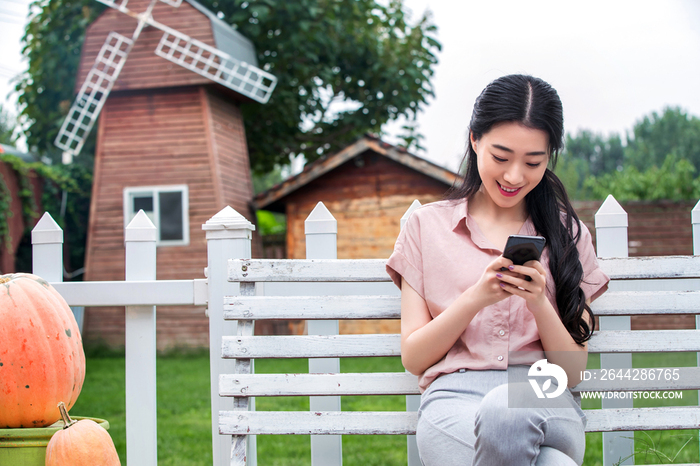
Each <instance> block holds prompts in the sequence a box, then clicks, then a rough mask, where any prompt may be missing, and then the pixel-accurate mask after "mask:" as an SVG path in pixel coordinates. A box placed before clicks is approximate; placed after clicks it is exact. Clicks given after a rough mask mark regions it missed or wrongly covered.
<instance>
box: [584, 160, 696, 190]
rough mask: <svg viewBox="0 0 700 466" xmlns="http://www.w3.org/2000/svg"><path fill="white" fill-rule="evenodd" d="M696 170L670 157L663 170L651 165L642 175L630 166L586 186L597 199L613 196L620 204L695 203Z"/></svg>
mask: <svg viewBox="0 0 700 466" xmlns="http://www.w3.org/2000/svg"><path fill="white" fill-rule="evenodd" d="M695 171H696V170H695V168H694V167H693V164H691V163H690V162H689V161H688V160H686V159H681V158H678V157H677V156H675V155H674V154H669V155H668V156H667V157H666V159H665V160H664V162H663V164H661V167H660V168H659V167H657V166H656V165H652V166H651V167H649V168H647V169H646V170H645V171H643V172H641V171H639V170H638V169H637V168H636V167H634V166H627V167H625V169H623V170H622V171H614V172H610V173H605V174H603V175H602V176H599V177H591V178H589V179H588V180H586V183H585V186H586V187H587V188H589V189H590V190H591V191H592V192H593V195H594V197H595V198H598V199H604V198H605V197H606V196H607V195H608V194H612V195H613V196H615V199H617V200H618V201H640V200H645V201H656V200H672V201H680V200H686V199H693V200H694V199H697V198H698V197H700V178H694V173H695Z"/></svg>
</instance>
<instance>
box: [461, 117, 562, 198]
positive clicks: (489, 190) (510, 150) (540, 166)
mask: <svg viewBox="0 0 700 466" xmlns="http://www.w3.org/2000/svg"><path fill="white" fill-rule="evenodd" d="M470 139H471V141H470V142H471V144H472V148H473V149H474V152H476V158H477V167H478V169H479V176H480V177H481V183H482V184H481V188H480V191H482V192H483V194H486V195H487V198H488V199H490V200H491V201H493V203H494V204H495V205H496V206H498V207H500V208H506V209H509V208H513V207H522V208H524V207H525V204H524V201H525V196H526V195H527V193H529V192H530V191H532V190H533V189H534V188H535V186H537V185H538V184H539V182H540V180H542V177H543V176H544V173H545V170H546V169H547V162H548V161H549V136H548V135H547V133H545V132H544V131H542V130H539V129H533V128H529V127H527V126H524V125H522V124H520V123H516V122H504V123H499V124H497V125H494V126H493V127H492V128H491V130H490V131H489V132H488V133H485V134H483V135H482V136H481V137H480V138H479V139H478V140H476V139H474V135H473V134H472V135H471V136H470Z"/></svg>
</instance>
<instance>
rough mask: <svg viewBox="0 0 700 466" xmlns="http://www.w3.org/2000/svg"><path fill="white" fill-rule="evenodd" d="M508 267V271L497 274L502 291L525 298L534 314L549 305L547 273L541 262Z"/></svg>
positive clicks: (529, 262)
mask: <svg viewBox="0 0 700 466" xmlns="http://www.w3.org/2000/svg"><path fill="white" fill-rule="evenodd" d="M506 260H507V259H506ZM508 262H510V261H508ZM506 267H507V269H508V270H507V271H503V272H499V273H497V274H496V277H497V278H498V279H499V280H500V284H499V286H500V287H501V289H503V290H504V291H506V292H508V293H509V294H513V295H516V296H520V297H521V298H523V299H524V300H525V302H526V303H527V307H528V309H530V312H532V313H533V314H537V313H538V311H540V310H542V309H544V307H545V306H546V305H547V304H549V301H548V300H547V295H546V290H547V273H546V271H545V270H544V267H543V266H542V264H541V263H540V262H539V261H534V260H533V261H528V262H526V263H525V264H524V265H513V264H512V263H511V264H510V265H508V266H506ZM528 277H529V280H528Z"/></svg>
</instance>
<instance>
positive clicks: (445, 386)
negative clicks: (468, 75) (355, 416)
mask: <svg viewBox="0 0 700 466" xmlns="http://www.w3.org/2000/svg"><path fill="white" fill-rule="evenodd" d="M562 139H563V113H562V105H561V100H560V99H559V96H558V94H557V92H556V91H555V90H554V89H553V88H552V87H551V86H550V85H549V84H547V83H545V82H544V81H542V80H541V79H538V78H534V77H531V76H522V75H511V76H505V77H502V78H500V79H497V80H495V81H494V82H492V83H491V84H489V85H488V86H487V87H486V89H484V90H483V92H482V93H481V95H480V96H479V97H478V98H477V99H476V103H475V105H474V111H473V113H472V119H471V123H470V126H469V146H468V151H467V154H466V161H467V169H466V174H465V176H464V179H463V180H462V183H461V185H460V186H459V187H457V188H455V189H453V190H452V191H451V193H450V194H449V195H448V198H447V199H446V200H443V201H439V202H435V203H432V204H428V205H425V206H423V207H421V208H420V209H418V210H416V211H415V212H414V213H413V215H411V217H410V218H409V220H408V222H407V223H406V225H405V227H404V229H403V230H402V232H401V234H400V235H399V238H398V240H397V242H396V246H395V249H394V253H393V254H392V255H391V257H390V258H389V261H388V262H387V271H388V272H389V274H390V275H391V276H392V279H393V280H394V282H395V283H396V284H397V285H398V286H399V287H400V288H401V355H402V361H403V364H404V366H405V367H406V369H407V370H408V371H410V372H411V373H413V374H416V375H418V376H419V383H420V387H421V391H422V393H423V394H422V396H421V407H420V411H419V421H418V428H417V441H418V449H419V452H420V456H421V460H422V461H423V463H424V464H425V465H426V466H431V465H439V466H450V465H471V464H474V465H481V466H483V465H494V466H514V465H540V466H542V465H573V464H577V465H580V464H581V463H582V461H583V456H584V450H585V435H584V427H585V415H584V414H583V412H582V411H581V409H580V403H579V402H578V400H577V399H576V398H574V397H573V396H572V394H571V392H570V391H569V390H565V391H564V393H563V394H562V395H561V396H560V397H559V400H558V401H559V404H558V405H557V406H554V407H552V406H549V405H544V406H539V407H534V406H535V405H534V404H528V403H525V405H524V406H527V407H522V406H523V404H521V405H518V404H517V400H518V399H514V398H513V395H514V393H515V394H517V393H518V391H522V393H523V394H524V393H525V391H531V390H533V389H532V388H531V387H530V385H529V384H528V383H518V384H516V383H512V381H513V380H518V381H521V382H522V381H526V380H527V377H528V370H529V369H530V366H531V365H532V364H533V363H534V362H536V361H538V360H541V359H545V358H546V359H547V360H548V362H549V363H553V364H556V365H558V366H560V367H561V368H563V370H564V371H565V372H566V375H567V378H568V386H569V387H573V386H574V385H576V384H577V383H578V381H579V373H580V371H581V370H583V369H584V368H585V365H586V360H587V344H586V342H587V340H588V339H589V338H590V336H591V333H592V331H593V313H592V312H591V310H590V307H589V304H590V302H591V301H592V300H593V299H595V298H596V297H598V296H599V295H600V294H602V293H603V292H604V291H605V290H606V289H607V283H608V277H607V276H606V275H605V274H604V273H603V272H602V271H601V270H600V269H599V267H598V263H597V260H596V256H595V251H594V249H593V244H592V241H591V236H590V233H589V231H588V230H587V228H586V227H585V225H583V223H581V222H580V221H579V219H578V217H577V216H576V213H575V212H574V209H573V208H572V206H571V203H570V202H569V200H568V197H567V195H566V191H565V189H564V187H563V185H562V184H561V182H560V181H559V180H558V179H557V177H556V176H555V175H554V173H553V172H552V171H551V170H550V169H549V168H548V166H550V167H552V168H553V167H554V164H555V163H556V158H557V154H558V151H559V149H560V148H561V146H562ZM514 234H520V235H539V236H544V237H545V239H546V247H545V249H544V251H543V253H542V256H541V257H540V260H539V261H529V262H526V263H525V264H524V265H514V264H513V263H512V262H511V261H510V260H508V259H506V258H504V257H503V256H502V250H503V248H504V246H505V244H506V240H507V238H508V236H509V235H514ZM528 277H529V278H528ZM509 381H510V382H511V383H509ZM509 387H510V392H511V398H510V400H509V397H508V392H509ZM523 390H525V391H523ZM550 391H551V390H550ZM532 393H533V395H532V397H531V398H535V397H534V391H533V392H532ZM514 400H515V401H514ZM535 400H536V398H535ZM516 406H521V407H516Z"/></svg>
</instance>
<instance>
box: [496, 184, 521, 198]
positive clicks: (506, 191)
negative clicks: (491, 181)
mask: <svg viewBox="0 0 700 466" xmlns="http://www.w3.org/2000/svg"><path fill="white" fill-rule="evenodd" d="M496 183H498V181H496ZM498 187H499V188H501V194H503V195H504V196H506V197H513V196H517V195H518V193H519V192H520V190H521V189H522V186H521V187H519V188H508V187H506V186H503V185H502V184H501V183H498Z"/></svg>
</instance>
